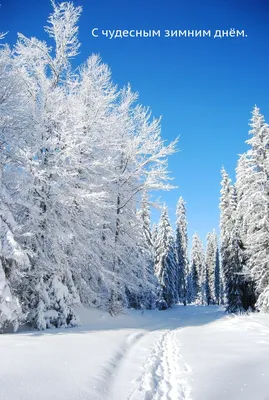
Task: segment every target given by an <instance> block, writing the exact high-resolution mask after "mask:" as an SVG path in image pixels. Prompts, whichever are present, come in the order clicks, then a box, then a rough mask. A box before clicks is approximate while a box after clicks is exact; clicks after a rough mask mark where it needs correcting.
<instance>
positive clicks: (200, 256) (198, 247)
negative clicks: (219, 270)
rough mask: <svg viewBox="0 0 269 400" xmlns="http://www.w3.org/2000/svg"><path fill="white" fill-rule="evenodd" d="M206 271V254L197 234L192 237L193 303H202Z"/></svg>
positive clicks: (191, 271)
mask: <svg viewBox="0 0 269 400" xmlns="http://www.w3.org/2000/svg"><path fill="white" fill-rule="evenodd" d="M203 271H204V252H203V244H202V242H201V240H200V238H199V236H198V234H197V233H195V234H194V235H193V237H192V247H191V261H190V273H191V282H192V294H191V301H192V302H198V303H201V302H202V300H201V289H202V284H203V281H202V279H201V277H202V273H203Z"/></svg>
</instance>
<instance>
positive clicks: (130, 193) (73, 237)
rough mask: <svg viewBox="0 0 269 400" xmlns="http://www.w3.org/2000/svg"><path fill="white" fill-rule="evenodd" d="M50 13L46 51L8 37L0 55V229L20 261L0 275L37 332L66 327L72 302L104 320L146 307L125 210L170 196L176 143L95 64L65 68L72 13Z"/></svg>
mask: <svg viewBox="0 0 269 400" xmlns="http://www.w3.org/2000/svg"><path fill="white" fill-rule="evenodd" d="M52 6H53V12H52V14H51V15H50V16H49V19H48V26H47V27H46V28H45V31H46V32H47V33H48V35H49V36H50V45H48V44H47V43H46V42H45V41H40V40H38V39H36V38H30V39H29V38H27V37H25V36H24V35H22V34H19V37H18V41H17V43H16V45H15V47H14V49H12V50H11V49H9V47H8V46H3V47H1V49H0V146H1V152H0V162H1V166H0V167H1V171H0V172H1V188H0V200H1V202H3V204H4V205H5V207H4V208H3V212H2V209H1V212H2V216H1V218H2V220H1V221H3V224H6V225H7V227H8V229H7V230H6V231H5V232H8V234H9V237H10V238H12V240H13V243H14V246H15V247H16V246H17V247H16V249H19V251H20V254H21V257H19V258H18V257H17V258H16V257H15V258H12V257H13V256H14V251H13V250H12V251H10V254H8V255H7V257H5V259H4V258H3V259H2V267H3V268H4V274H5V280H6V281H7V282H8V283H7V285H9V286H10V290H11V293H12V294H13V292H14V293H15V297H18V299H19V301H20V302H21V304H22V309H23V314H24V315H25V318H26V319H27V321H28V322H30V323H31V324H32V325H33V326H34V327H36V328H38V329H44V328H46V327H50V326H56V327H58V326H73V325H74V324H75V323H76V316H75V313H74V308H73V306H74V304H76V303H77V302H79V301H82V302H83V303H85V304H88V305H94V306H99V307H104V308H106V309H108V308H109V309H110V311H111V313H114V312H116V310H117V308H121V307H122V306H131V302H132V305H133V304H134V303H135V306H136V307H140V306H141V304H142V306H143V307H144V306H146V307H151V306H152V304H151V303H152V299H154V296H155V297H156V293H155V292H156V290H157V289H156V280H155V279H154V277H153V275H152V273H151V275H150V276H151V278H150V276H149V254H150V250H149V247H150V244H149V243H148V241H149V239H150V229H149V217H146V218H145V219H144V223H141V218H140V216H139V213H137V208H140V207H139V203H140V198H141V193H145V192H150V191H152V190H160V189H170V188H171V187H172V186H171V185H170V184H169V175H168V171H167V157H168V156H169V155H170V154H172V153H173V152H174V149H175V144H176V142H173V143H171V144H168V145H166V144H165V143H164V141H163V140H162V138H161V136H160V120H159V119H154V118H152V116H151V113H150V111H149V110H148V109H147V108H144V107H142V106H141V105H139V104H137V94H135V93H132V91H131V88H130V87H129V86H128V87H126V88H124V89H122V90H118V89H117V88H116V87H115V85H114V84H113V83H112V80H111V73H110V70H109V68H108V67H107V66H106V65H105V64H103V63H102V62H101V60H100V58H99V57H98V56H96V55H93V56H91V57H89V58H88V60H87V61H86V62H85V63H84V64H83V65H82V66H81V67H80V68H76V69H73V66H72V63H71V59H73V58H74V57H76V55H77V54H78V50H79V47H80V43H79V40H78V19H79V16H80V14H81V11H82V9H81V7H75V6H74V5H73V4H72V3H69V2H65V3H59V4H56V3H55V2H54V1H53V2H52ZM51 39H52V40H51ZM2 187H3V190H2ZM6 199H8V200H6ZM10 199H12V201H11V200H10ZM1 204H2V203H1ZM1 207H2V206H1ZM142 208H143V207H142ZM7 215H8V216H11V217H12V218H13V220H14V224H13V225H14V226H13V227H10V226H9V224H8V223H7V222H6V219H7ZM145 225H147V227H146V226H145ZM4 226H5V225H4ZM145 228H146V230H147V233H146V232H145ZM15 247H14V248H15ZM146 247H147V249H146ZM0 256H1V257H2V256H3V254H2V253H1V254H0ZM13 259H14V262H13V261H12V267H9V265H8V263H6V261H5V260H13ZM22 260H23V262H22ZM5 287H7V286H6V283H5ZM149 299H151V300H149Z"/></svg>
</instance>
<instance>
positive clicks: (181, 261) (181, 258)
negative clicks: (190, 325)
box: [175, 197, 192, 305]
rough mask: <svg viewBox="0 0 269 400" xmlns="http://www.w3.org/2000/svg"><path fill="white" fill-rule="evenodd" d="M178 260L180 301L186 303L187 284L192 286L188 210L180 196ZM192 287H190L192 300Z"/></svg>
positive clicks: (177, 238)
mask: <svg viewBox="0 0 269 400" xmlns="http://www.w3.org/2000/svg"><path fill="white" fill-rule="evenodd" d="M175 248H176V260H177V271H178V272H177V275H178V276H177V291H178V297H179V301H180V302H182V303H183V304H184V305H186V302H187V285H188V286H190V284H191V282H190V276H189V275H190V274H189V271H188V233H187V212H186V207H185V202H184V200H183V198H182V197H180V198H179V200H178V203H177V208H176V242H175ZM191 291H192V290H191V288H189V289H188V293H189V295H188V298H189V300H190V296H191V294H190V292H191Z"/></svg>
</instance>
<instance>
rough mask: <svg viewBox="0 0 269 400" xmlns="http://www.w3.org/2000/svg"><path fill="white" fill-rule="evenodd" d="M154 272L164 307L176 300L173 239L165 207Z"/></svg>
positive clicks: (156, 243) (159, 227) (160, 223)
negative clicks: (160, 289) (159, 286)
mask: <svg viewBox="0 0 269 400" xmlns="http://www.w3.org/2000/svg"><path fill="white" fill-rule="evenodd" d="M155 274H156V276H157V278H158V281H159V283H160V285H161V288H162V297H163V300H164V302H165V303H164V307H165V306H166V307H171V306H172V305H173V304H175V303H176V302H177V301H178V293H177V262H176V253H175V241H174V237H173V230H172V227H171V225H170V221H169V217H168V210H167V207H164V208H163V211H162V215H161V218H160V222H159V225H158V233H157V238H156V242H155Z"/></svg>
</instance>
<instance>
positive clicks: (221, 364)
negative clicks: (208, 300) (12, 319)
mask: <svg viewBox="0 0 269 400" xmlns="http://www.w3.org/2000/svg"><path fill="white" fill-rule="evenodd" d="M79 315H80V320H81V323H82V326H80V327H78V328H72V329H54V330H47V331H45V332H24V333H17V334H5V335H2V336H1V337H0V355H1V363H0V398H1V400H48V399H53V400H183V399H184V400H191V399H194V400H216V399H218V400H227V399H229V400H233V399H234V400H241V399H242V400H243V399H244V400H265V399H269V384H268V381H269V362H268V360H269V315H265V314H258V313H257V314H252V315H249V316H228V315H226V314H225V313H224V311H223V309H221V308H218V307H215V306H210V307H203V306H200V307H199V306H187V307H183V306H177V307H175V308H173V309H169V310H166V311H144V313H143V314H142V313H141V311H129V312H128V313H126V314H123V315H120V316H118V317H114V318H112V317H110V316H109V315H108V314H107V313H105V312H102V311H99V310H93V309H91V310H90V309H85V308H84V309H83V308H81V309H80V310H79Z"/></svg>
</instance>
